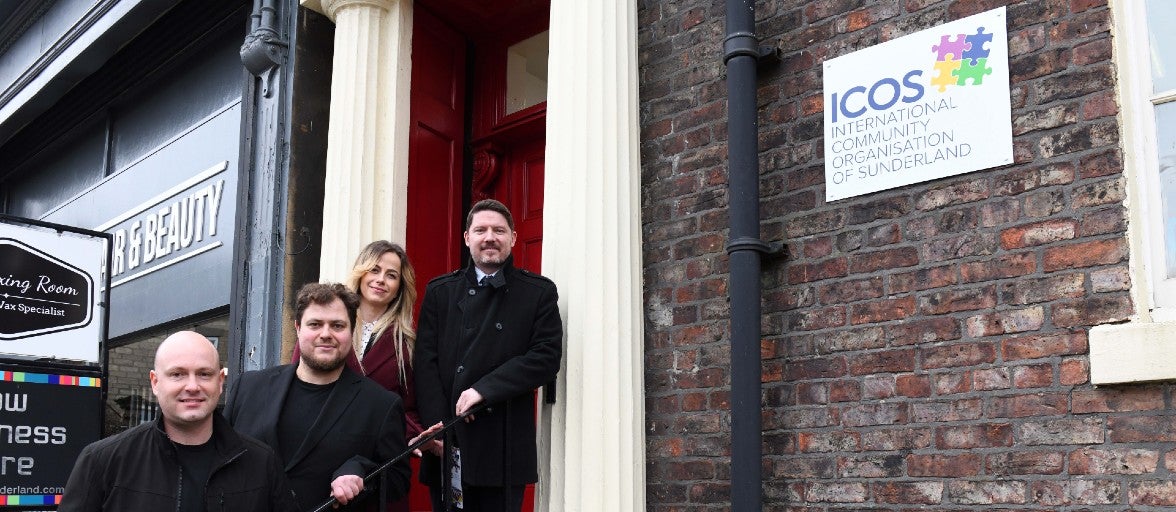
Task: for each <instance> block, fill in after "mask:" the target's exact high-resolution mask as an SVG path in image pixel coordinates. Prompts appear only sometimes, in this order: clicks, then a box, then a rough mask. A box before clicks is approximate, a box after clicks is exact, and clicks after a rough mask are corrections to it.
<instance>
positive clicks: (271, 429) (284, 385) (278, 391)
mask: <svg viewBox="0 0 1176 512" xmlns="http://www.w3.org/2000/svg"><path fill="white" fill-rule="evenodd" d="M295 368H296V365H286V366H283V367H282V369H281V371H278V372H274V373H273V374H272V375H270V376H269V382H266V383H265V384H264V385H262V386H258V387H257V389H256V390H254V391H256V392H258V393H265V394H267V395H269V394H270V393H271V392H272V395H271V396H269V397H267V398H263V399H262V400H259V402H260V403H261V404H264V405H262V408H263V410H262V411H258V412H259V414H255V415H252V416H253V417H254V418H258V419H259V420H261V421H264V423H263V424H262V425H260V427H261V428H260V429H259V430H260V431H261V432H263V433H264V435H263V436H262V437H263V438H264V439H258V440H259V441H261V442H263V443H265V444H267V445H269V446H277V445H278V418H279V417H281V415H282V405H283V404H285V403H286V394H287V393H289V392H290V384H292V383H293V382H294V378H295V377H294V369H295ZM262 390H265V391H262Z"/></svg>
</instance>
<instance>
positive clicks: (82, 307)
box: [0, 217, 109, 363]
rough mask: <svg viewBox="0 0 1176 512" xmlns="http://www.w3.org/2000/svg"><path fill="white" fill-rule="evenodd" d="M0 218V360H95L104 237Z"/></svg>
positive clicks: (100, 323)
mask: <svg viewBox="0 0 1176 512" xmlns="http://www.w3.org/2000/svg"><path fill="white" fill-rule="evenodd" d="M51 226H53V225H39V224H37V223H34V222H33V221H27V220H24V219H15V218H13V217H0V359H3V358H10V359H20V360H28V359H34V360H46V361H58V362H62V363H70V362H74V363H77V362H81V363H97V362H99V361H100V359H99V347H100V346H101V342H102V341H103V339H104V338H105V330H104V324H103V322H104V318H105V315H104V313H105V311H104V309H103V308H104V306H102V304H105V302H106V301H105V300H103V299H102V297H103V296H104V295H105V294H104V293H103V292H102V287H103V286H104V283H105V280H104V276H103V269H104V268H105V263H106V258H107V250H108V245H109V242H108V241H109V237H108V236H107V235H105V234H103V233H84V232H82V231H81V230H77V232H74V231H69V230H68V229H73V228H68V227H66V226H61V227H60V228H57V227H51Z"/></svg>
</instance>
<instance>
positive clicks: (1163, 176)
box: [1089, 0, 1176, 384]
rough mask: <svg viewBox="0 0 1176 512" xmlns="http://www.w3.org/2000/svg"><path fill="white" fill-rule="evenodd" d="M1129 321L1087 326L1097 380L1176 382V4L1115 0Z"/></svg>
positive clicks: (1162, 0)
mask: <svg viewBox="0 0 1176 512" xmlns="http://www.w3.org/2000/svg"><path fill="white" fill-rule="evenodd" d="M1111 8H1112V19H1113V27H1114V29H1113V30H1114V38H1113V40H1114V52H1115V66H1116V70H1117V72H1118V78H1119V80H1118V91H1117V92H1118V99H1119V107H1120V109H1119V112H1120V117H1119V120H1120V131H1121V134H1122V137H1121V140H1122V148H1123V166H1124V175H1125V178H1126V180H1127V187H1128V208H1129V215H1130V219H1129V223H1128V236H1129V237H1130V241H1131V262H1132V263H1131V268H1132V276H1131V283H1132V284H1131V286H1132V290H1131V292H1132V300H1133V301H1134V303H1135V310H1136V314H1135V316H1134V317H1133V318H1132V319H1131V321H1130V322H1128V323H1126V324H1120V325H1102V326H1097V327H1095V328H1093V329H1091V331H1090V339H1089V341H1090V378H1091V382H1092V383H1093V384H1115V383H1127V382H1141V381H1154V380H1172V379H1176V31H1173V30H1172V27H1173V26H1176V2H1171V1H1169V0H1146V1H1145V2H1140V1H1138V0H1114V1H1113V2H1112V4H1111Z"/></svg>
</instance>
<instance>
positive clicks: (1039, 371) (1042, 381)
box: [1013, 364, 1053, 389]
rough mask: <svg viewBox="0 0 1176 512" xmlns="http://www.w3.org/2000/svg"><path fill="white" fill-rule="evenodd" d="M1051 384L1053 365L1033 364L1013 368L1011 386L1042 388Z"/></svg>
mask: <svg viewBox="0 0 1176 512" xmlns="http://www.w3.org/2000/svg"><path fill="white" fill-rule="evenodd" d="M1052 384H1053V365H1050V364H1035V365H1028V366H1016V367H1014V368H1013V387H1016V388H1019V389H1026V388H1044V387H1049V386H1050V385H1052Z"/></svg>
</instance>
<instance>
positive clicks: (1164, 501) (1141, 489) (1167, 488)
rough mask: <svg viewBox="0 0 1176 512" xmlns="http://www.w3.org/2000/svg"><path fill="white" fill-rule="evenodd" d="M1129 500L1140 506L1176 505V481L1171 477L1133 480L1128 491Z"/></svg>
mask: <svg viewBox="0 0 1176 512" xmlns="http://www.w3.org/2000/svg"><path fill="white" fill-rule="evenodd" d="M1127 501H1128V502H1129V503H1131V504H1132V505H1139V506H1153V507H1161V506H1173V505H1176V482H1173V481H1171V480H1169V479H1163V480H1145V481H1141V482H1132V483H1131V484H1130V486H1129V488H1128V491H1127Z"/></svg>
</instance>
